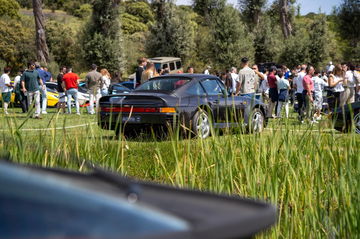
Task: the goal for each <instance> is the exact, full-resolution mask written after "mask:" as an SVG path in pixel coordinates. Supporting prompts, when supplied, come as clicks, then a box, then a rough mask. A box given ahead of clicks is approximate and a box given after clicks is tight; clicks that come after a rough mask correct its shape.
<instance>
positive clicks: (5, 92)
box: [0, 67, 12, 115]
mask: <svg viewBox="0 0 360 239" xmlns="http://www.w3.org/2000/svg"><path fill="white" fill-rule="evenodd" d="M10 71H11V69H10V67H5V68H4V74H2V75H1V77H0V90H1V97H2V103H3V108H4V113H5V114H6V115H7V114H9V113H8V106H9V103H10V100H11V91H12V86H11V81H10V77H9V74H10Z"/></svg>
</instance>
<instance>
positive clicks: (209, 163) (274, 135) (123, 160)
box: [0, 110, 360, 238]
mask: <svg viewBox="0 0 360 239" xmlns="http://www.w3.org/2000/svg"><path fill="white" fill-rule="evenodd" d="M17 111H19V110H15V111H14V112H17ZM54 112H55V111H53V113H50V114H48V115H45V116H43V119H41V120H36V119H30V118H27V117H26V115H22V114H18V113H12V114H11V115H10V116H9V117H4V116H3V115H1V116H0V132H1V138H0V151H1V152H2V154H3V155H10V156H11V158H12V159H13V161H15V162H21V163H31V164H38V165H43V166H47V167H64V168H69V169H74V170H80V171H83V170H85V169H84V167H83V162H84V159H86V160H91V161H93V162H95V163H97V164H98V165H100V166H102V167H104V168H108V169H111V170H114V171H118V172H121V173H123V174H126V175H129V176H132V177H137V178H141V179H146V180H152V181H157V182H161V183H168V184H173V185H178V186H181V187H190V188H196V189H200V190H211V191H215V192H221V193H225V194H237V195H241V196H244V197H250V198H259V199H262V200H266V201H268V202H271V203H273V204H275V205H276V206H277V207H278V209H279V212H278V223H277V225H276V226H274V227H273V228H272V229H271V230H269V231H267V232H264V233H263V234H261V235H259V238H358V237H359V235H360V200H359V199H360V183H359V182H360V147H359V145H360V136H359V135H354V134H341V133H338V132H336V131H333V130H331V129H330V128H329V125H330V124H329V122H326V121H325V122H322V123H320V124H317V125H314V126H308V125H299V124H298V123H297V121H296V120H295V119H290V120H284V119H283V120H273V121H271V122H270V124H269V126H268V129H267V130H266V131H265V132H264V133H263V134H261V135H245V134H237V133H234V134H225V135H221V136H214V137H211V138H209V139H206V140H201V139H178V137H169V139H167V140H162V141H159V140H156V139H154V138H152V137H151V136H148V137H145V136H144V137H139V138H136V139H131V140H126V139H125V138H123V137H122V138H119V139H117V138H115V137H114V133H113V132H111V131H103V130H100V129H99V128H98V127H97V125H96V116H89V115H86V114H83V115H81V116H77V115H59V114H55V113H54ZM74 126H75V127H74ZM71 127H73V128H71Z"/></svg>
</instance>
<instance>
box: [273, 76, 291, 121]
mask: <svg viewBox="0 0 360 239" xmlns="http://www.w3.org/2000/svg"><path fill="white" fill-rule="evenodd" d="M278 75H279V80H277V81H276V85H277V88H278V91H279V101H278V105H277V111H276V117H278V118H280V117H281V111H282V108H283V106H285V117H286V118H289V90H290V83H289V81H288V80H287V79H285V77H284V73H283V72H282V71H280V72H279V73H278Z"/></svg>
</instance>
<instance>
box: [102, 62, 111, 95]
mask: <svg viewBox="0 0 360 239" xmlns="http://www.w3.org/2000/svg"><path fill="white" fill-rule="evenodd" d="M100 74H101V75H102V76H101V82H100V89H101V96H105V95H108V93H109V87H110V84H111V76H110V73H109V71H108V70H107V69H105V68H104V69H101V71H100Z"/></svg>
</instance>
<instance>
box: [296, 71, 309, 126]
mask: <svg viewBox="0 0 360 239" xmlns="http://www.w3.org/2000/svg"><path fill="white" fill-rule="evenodd" d="M305 71H306V66H305V65H302V66H301V70H300V72H299V73H298V76H297V77H296V78H294V83H293V86H294V88H295V89H296V100H297V102H298V109H297V111H298V113H299V119H300V120H302V117H303V115H304V114H303V112H304V96H303V91H304V86H303V79H304V77H305V75H306V72H305Z"/></svg>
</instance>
